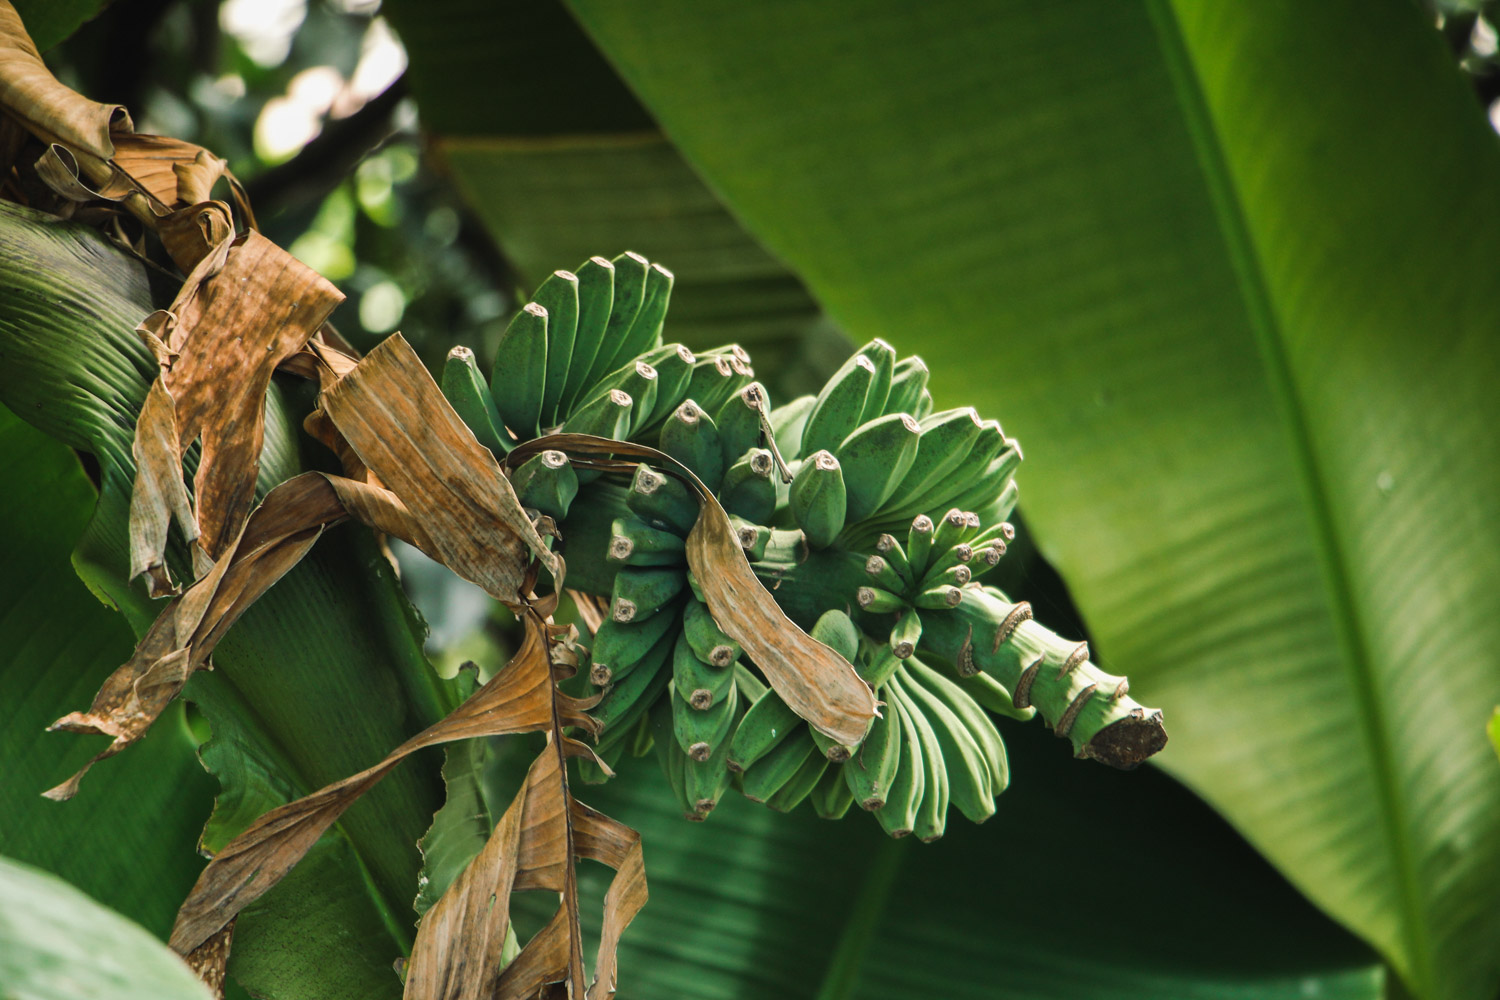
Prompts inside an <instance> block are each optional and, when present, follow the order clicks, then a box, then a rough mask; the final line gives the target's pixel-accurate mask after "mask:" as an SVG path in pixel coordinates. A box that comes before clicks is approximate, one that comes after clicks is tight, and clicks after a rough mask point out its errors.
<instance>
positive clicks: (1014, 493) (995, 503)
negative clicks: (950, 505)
mask: <svg viewBox="0 0 1500 1000" xmlns="http://www.w3.org/2000/svg"><path fill="white" fill-rule="evenodd" d="M1019 496H1020V488H1019V487H1018V486H1016V481H1015V480H1014V479H1012V480H1011V481H1010V482H1008V483H1006V484H1005V488H1004V489H1003V490H1001V491H1000V495H999V496H997V497H995V499H994V500H991V501H990V502H989V503H987V504H981V505H980V507H979V511H978V513H979V517H980V520H982V521H984V522H985V523H986V524H997V523H998V524H1001V525H1005V526H1006V527H1009V525H1007V524H1006V521H1005V519H1006V518H1008V517H1010V515H1011V511H1013V510H1015V509H1016V500H1017V498H1018V497H1019ZM1011 537H1012V538H1014V537H1015V529H1013V528H1012V529H1011Z"/></svg>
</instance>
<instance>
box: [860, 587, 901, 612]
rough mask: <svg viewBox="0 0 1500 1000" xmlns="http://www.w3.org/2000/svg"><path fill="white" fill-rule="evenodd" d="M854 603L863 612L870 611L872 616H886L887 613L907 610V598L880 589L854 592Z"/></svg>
mask: <svg viewBox="0 0 1500 1000" xmlns="http://www.w3.org/2000/svg"><path fill="white" fill-rule="evenodd" d="M854 601H855V603H856V604H858V605H859V606H860V609H861V610H863V611H868V612H870V614H872V615H879V614H884V613H886V612H887V611H901V610H903V609H905V608H906V599H905V598H903V597H901V596H900V595H899V594H893V593H891V592H890V591H889V590H882V589H881V588H879V587H860V588H859V589H858V590H856V591H855V592H854Z"/></svg>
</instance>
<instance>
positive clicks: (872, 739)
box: [843, 705, 903, 810]
mask: <svg viewBox="0 0 1500 1000" xmlns="http://www.w3.org/2000/svg"><path fill="white" fill-rule="evenodd" d="M902 743H903V738H902V735H901V715H900V713H899V712H897V711H896V710H895V709H893V708H892V707H891V706H890V705H886V707H885V711H884V712H883V713H881V714H880V715H878V716H876V717H875V721H874V723H873V724H872V725H871V726H870V732H869V733H868V734H867V735H866V736H865V741H864V743H863V744H861V745H860V748H859V752H858V753H857V754H855V755H854V757H853V758H852V759H851V760H850V761H849V762H848V763H847V764H845V765H844V769H843V775H844V781H845V783H846V784H847V785H848V786H849V791H850V793H851V794H852V797H853V798H854V800H855V801H856V802H858V803H859V806H860V808H861V809H866V810H875V809H879V808H881V807H882V806H884V805H885V803H886V796H887V795H888V794H889V792H890V789H891V784H892V782H893V781H894V780H895V778H896V772H897V770H898V769H899V768H900V766H901V746H902Z"/></svg>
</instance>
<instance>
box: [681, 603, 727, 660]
mask: <svg viewBox="0 0 1500 1000" xmlns="http://www.w3.org/2000/svg"><path fill="white" fill-rule="evenodd" d="M682 632H683V635H684V636H685V637H686V638H687V641H688V643H689V644H690V645H691V646H692V648H693V652H694V653H695V654H696V655H697V657H698V659H700V660H702V661H703V662H704V663H708V664H710V665H712V666H715V667H719V668H725V667H729V666H732V665H733V664H734V662H735V661H736V660H738V659H739V658H740V644H739V643H738V642H735V641H734V640H733V639H731V638H729V636H728V635H726V634H725V633H724V630H723V629H721V628H719V623H718V622H716V621H714V616H713V614H712V612H710V611H709V610H708V605H706V604H704V603H703V602H702V601H696V600H695V601H689V602H688V604H687V607H685V608H684V609H683V612H682Z"/></svg>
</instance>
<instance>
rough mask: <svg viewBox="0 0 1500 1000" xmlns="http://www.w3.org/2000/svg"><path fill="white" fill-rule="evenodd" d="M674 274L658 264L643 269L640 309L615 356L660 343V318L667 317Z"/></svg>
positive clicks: (643, 349) (639, 352)
mask: <svg viewBox="0 0 1500 1000" xmlns="http://www.w3.org/2000/svg"><path fill="white" fill-rule="evenodd" d="M675 280H676V277H675V276H674V275H673V274H672V272H671V271H668V270H667V269H666V268H664V267H662V266H661V265H660V264H652V265H651V266H650V267H649V268H647V269H646V285H645V288H644V290H643V291H642V294H641V309H640V312H638V313H636V314H635V320H634V321H633V322H632V323H631V324H630V332H629V333H627V334H626V335H625V347H624V349H623V350H622V351H621V353H620V355H619V357H621V358H629V357H631V356H632V355H637V354H644V353H646V352H647V351H649V350H651V349H652V348H654V347H656V346H658V345H659V344H661V327H662V322H663V321H664V320H665V319H666V318H667V305H668V304H669V303H670V302H671V300H672V284H673V282H674V281H675Z"/></svg>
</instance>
